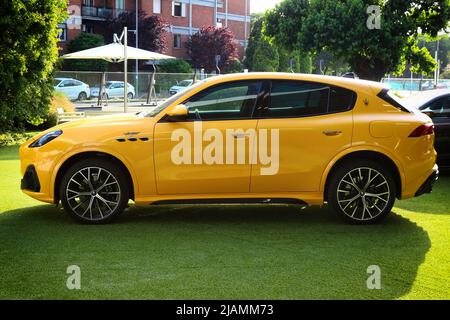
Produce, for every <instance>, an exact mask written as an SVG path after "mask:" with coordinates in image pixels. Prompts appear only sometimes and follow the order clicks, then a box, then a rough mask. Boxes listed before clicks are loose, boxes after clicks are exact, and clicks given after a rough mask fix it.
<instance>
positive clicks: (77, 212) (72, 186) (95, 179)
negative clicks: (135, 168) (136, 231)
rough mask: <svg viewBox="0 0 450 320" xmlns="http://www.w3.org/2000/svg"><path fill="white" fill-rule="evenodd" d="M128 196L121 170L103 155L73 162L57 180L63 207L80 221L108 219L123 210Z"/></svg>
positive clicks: (106, 220)
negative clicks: (58, 180) (59, 182)
mask: <svg viewBox="0 0 450 320" xmlns="http://www.w3.org/2000/svg"><path fill="white" fill-rule="evenodd" d="M128 198H129V197H128V190H127V179H126V177H125V175H124V173H123V172H122V171H121V170H120V168H118V167H117V166H116V165H114V164H113V163H111V162H109V161H107V160H104V159H96V158H94V159H86V160H83V161H80V162H79V163H76V164H74V165H73V166H72V167H70V168H69V169H68V170H67V171H66V172H65V174H64V176H63V178H62V181H61V188H60V199H61V202H62V205H63V207H64V211H66V212H67V213H68V214H69V215H70V216H72V217H73V218H75V219H76V220H78V221H80V222H83V223H87V224H101V223H107V222H110V221H111V220H113V219H115V218H116V217H117V216H119V215H120V214H121V213H122V212H123V211H124V210H125V207H126V206H127V204H128Z"/></svg>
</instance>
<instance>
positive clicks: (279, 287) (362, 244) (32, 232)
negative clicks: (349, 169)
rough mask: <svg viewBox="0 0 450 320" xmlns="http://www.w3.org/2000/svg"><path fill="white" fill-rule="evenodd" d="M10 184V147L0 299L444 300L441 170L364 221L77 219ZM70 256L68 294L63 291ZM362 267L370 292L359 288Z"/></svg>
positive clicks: (1, 187) (176, 214) (263, 214)
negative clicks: (371, 280) (377, 273)
mask: <svg viewBox="0 0 450 320" xmlns="http://www.w3.org/2000/svg"><path fill="white" fill-rule="evenodd" d="M19 180H20V174H19V162H18V156H17V147H10V148H1V149H0V195H1V196H0V212H1V213H0V299H7V298H19V299H20V298H39V299H40V298H42V299H44V298H49V299H54V298H62V299H70V298H74V299H93V298H105V299H113V298H139V299H198V298H201V299H214V298H217V299H236V298H239V299H265V298H273V299H319V298H324V299H330V298H339V299H358V298H367V299H399V298H400V299H411V298H412V299H414V298H424V299H434V298H441V299H449V298H450V286H449V285H448V284H449V283H450V233H449V227H450V214H449V213H450V212H449V211H450V210H449V207H450V206H449V200H448V195H449V191H450V177H442V178H441V179H440V180H439V182H438V184H437V185H436V188H435V191H434V192H433V193H432V194H431V195H425V196H423V197H420V198H417V199H411V200H407V201H401V202H400V201H397V203H396V205H397V207H396V208H394V210H393V213H392V214H391V215H390V216H389V217H388V219H387V220H386V221H385V222H384V223H383V224H380V225H375V226H350V225H346V224H343V223H342V222H341V221H340V220H339V219H337V218H336V217H335V216H334V215H332V214H331V213H329V212H328V210H327V209H319V208H309V209H306V210H300V208H299V207H296V206H290V205H265V206H261V205H227V206H188V205H186V206H158V207H146V208H132V209H130V210H129V211H128V212H126V213H125V214H124V215H123V216H122V217H121V219H120V220H119V221H118V222H117V223H115V224H112V225H104V226H85V225H79V224H77V223H74V222H73V221H72V220H71V219H69V218H68V217H67V216H66V215H64V214H63V213H62V211H61V210H60V209H56V208H54V207H53V206H51V205H46V204H42V203H39V202H37V201H34V200H32V199H30V198H29V197H27V196H25V195H23V194H22V193H21V192H20V190H19ZM72 264H75V265H78V266H80V267H81V275H82V277H81V290H79V291H70V290H68V289H67V288H66V279H67V275H66V268H67V266H68V265H72ZM369 265H378V266H379V267H380V268H381V273H382V278H381V282H382V289H381V290H368V289H367V287H366V279H367V277H368V274H367V272H366V270H367V267H368V266H369Z"/></svg>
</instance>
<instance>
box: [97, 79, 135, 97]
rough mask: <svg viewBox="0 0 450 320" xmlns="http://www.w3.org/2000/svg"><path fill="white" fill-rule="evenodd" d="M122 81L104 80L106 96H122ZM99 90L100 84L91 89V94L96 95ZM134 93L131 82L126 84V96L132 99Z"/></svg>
mask: <svg viewBox="0 0 450 320" xmlns="http://www.w3.org/2000/svg"><path fill="white" fill-rule="evenodd" d="M123 89H124V87H123V81H106V82H105V94H106V98H107V99H110V98H123V93H124V90H123ZM99 92H100V85H96V86H95V87H93V88H92V89H91V95H92V96H93V97H98V95H99ZM135 95H136V92H135V90H134V87H133V86H132V85H131V84H129V83H128V84H127V97H128V99H133V98H134V96H135Z"/></svg>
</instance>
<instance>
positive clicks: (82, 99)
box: [78, 92, 87, 101]
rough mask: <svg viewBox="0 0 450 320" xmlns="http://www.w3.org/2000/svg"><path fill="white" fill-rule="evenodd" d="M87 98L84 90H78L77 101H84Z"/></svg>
mask: <svg viewBox="0 0 450 320" xmlns="http://www.w3.org/2000/svg"><path fill="white" fill-rule="evenodd" d="M86 99H87V94H86V92H80V94H79V95H78V100H79V101H84V100H86Z"/></svg>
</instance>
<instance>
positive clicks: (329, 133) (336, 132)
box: [322, 130, 342, 137]
mask: <svg viewBox="0 0 450 320" xmlns="http://www.w3.org/2000/svg"><path fill="white" fill-rule="evenodd" d="M322 133H323V134H324V135H326V136H329V137H331V136H337V135H340V134H341V133H342V131H339V130H325V131H322Z"/></svg>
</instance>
